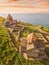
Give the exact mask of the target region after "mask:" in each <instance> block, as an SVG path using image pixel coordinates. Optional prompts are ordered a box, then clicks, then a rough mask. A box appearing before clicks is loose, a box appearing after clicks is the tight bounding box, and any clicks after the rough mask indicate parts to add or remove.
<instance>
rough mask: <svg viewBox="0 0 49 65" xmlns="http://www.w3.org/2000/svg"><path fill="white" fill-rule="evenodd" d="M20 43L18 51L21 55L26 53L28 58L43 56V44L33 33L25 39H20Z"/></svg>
mask: <svg viewBox="0 0 49 65" xmlns="http://www.w3.org/2000/svg"><path fill="white" fill-rule="evenodd" d="M20 42H21V43H20V48H19V51H20V53H21V54H23V53H26V54H27V57H30V58H39V56H41V55H44V51H45V44H44V43H43V41H41V40H39V39H38V37H37V36H36V35H35V34H34V33H33V32H32V33H30V34H29V35H28V37H27V39H26V38H22V39H21V40H20Z"/></svg>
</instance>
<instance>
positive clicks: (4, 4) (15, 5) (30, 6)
mask: <svg viewBox="0 0 49 65" xmlns="http://www.w3.org/2000/svg"><path fill="white" fill-rule="evenodd" d="M0 13H49V0H0Z"/></svg>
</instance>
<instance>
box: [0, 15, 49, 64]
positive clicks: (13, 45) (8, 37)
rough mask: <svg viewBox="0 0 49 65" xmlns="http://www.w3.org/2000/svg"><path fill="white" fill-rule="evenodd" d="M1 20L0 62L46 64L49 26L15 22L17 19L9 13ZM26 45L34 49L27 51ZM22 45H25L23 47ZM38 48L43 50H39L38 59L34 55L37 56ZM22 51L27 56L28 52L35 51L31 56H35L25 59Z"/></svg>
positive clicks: (48, 52) (48, 55) (48, 48)
mask: <svg viewBox="0 0 49 65" xmlns="http://www.w3.org/2000/svg"><path fill="white" fill-rule="evenodd" d="M0 18H2V17H0ZM3 20H4V22H3V21H2V20H1V22H3V23H2V25H1V26H0V43H1V44H0V53H1V58H0V60H1V61H0V64H2V65H4V64H5V65H11V64H12V65H16V64H17V65H27V64H28V65H48V63H47V62H48V61H49V59H47V57H48V58H49V27H47V28H44V27H43V26H41V25H39V26H35V25H33V24H30V23H25V22H21V21H19V22H17V20H14V19H13V17H12V16H11V15H10V14H9V15H8V17H7V18H6V19H4V18H3ZM3 32H4V33H3ZM32 32H33V34H32ZM28 40H30V41H28ZM32 43H33V44H32ZM22 44H23V45H22ZM34 44H35V45H34ZM39 44H40V45H39ZM21 45H22V46H21ZM28 45H29V48H27V49H30V48H33V49H35V50H31V51H29V53H28V51H27V52H26V49H25V47H26V46H27V47H28ZM30 45H33V46H30ZM23 46H25V47H24V48H23ZM35 46H36V47H37V48H36V47H35ZM20 47H21V48H22V49H21V48H20ZM34 47H35V48H34ZM42 47H43V48H42ZM40 48H42V49H44V50H41V52H42V53H41V52H40V59H39V57H38V58H36V57H37V56H38V51H40V50H39V49H40ZM23 49H24V50H23ZM24 52H25V53H28V54H29V56H31V55H30V53H32V52H33V53H36V54H37V55H36V56H35V54H33V53H32V56H34V57H35V58H34V60H33V59H32V58H31V59H30V58H29V59H27V58H28V57H27V56H26V54H25V53H24ZM43 52H44V54H46V56H44V58H43V57H41V54H43ZM22 53H24V54H22Z"/></svg>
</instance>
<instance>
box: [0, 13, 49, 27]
mask: <svg viewBox="0 0 49 65" xmlns="http://www.w3.org/2000/svg"><path fill="white" fill-rule="evenodd" d="M7 15H8V14H0V16H3V17H7ZM11 15H12V16H13V18H14V19H17V20H21V21H23V22H29V23H31V24H35V25H43V26H49V13H35V14H33V13H32V14H11Z"/></svg>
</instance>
